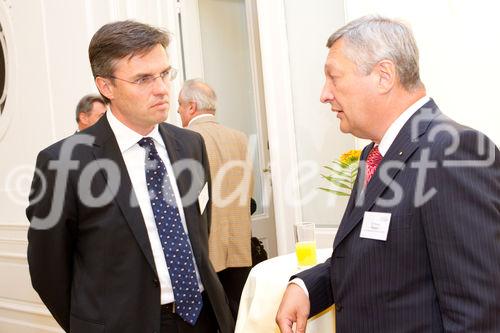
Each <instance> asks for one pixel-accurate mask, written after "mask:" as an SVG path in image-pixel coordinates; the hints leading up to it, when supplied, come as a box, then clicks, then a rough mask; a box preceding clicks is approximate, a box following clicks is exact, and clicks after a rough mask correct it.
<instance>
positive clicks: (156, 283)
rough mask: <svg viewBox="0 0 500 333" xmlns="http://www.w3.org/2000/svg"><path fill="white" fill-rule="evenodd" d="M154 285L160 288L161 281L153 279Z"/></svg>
mask: <svg viewBox="0 0 500 333" xmlns="http://www.w3.org/2000/svg"><path fill="white" fill-rule="evenodd" d="M153 283H154V285H155V286H156V287H159V286H160V281H158V279H153Z"/></svg>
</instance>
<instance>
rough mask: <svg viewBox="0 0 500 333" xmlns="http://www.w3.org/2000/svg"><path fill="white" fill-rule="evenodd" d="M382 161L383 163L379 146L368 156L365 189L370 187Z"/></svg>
mask: <svg viewBox="0 0 500 333" xmlns="http://www.w3.org/2000/svg"><path fill="white" fill-rule="evenodd" d="M380 161H382V155H381V154H380V151H379V150H378V145H377V146H374V147H373V148H372V150H371V151H370V153H369V154H368V157H367V158H366V173H365V187H366V185H368V182H369V181H370V179H372V177H373V175H374V174H375V171H376V170H377V167H378V165H379V164H380Z"/></svg>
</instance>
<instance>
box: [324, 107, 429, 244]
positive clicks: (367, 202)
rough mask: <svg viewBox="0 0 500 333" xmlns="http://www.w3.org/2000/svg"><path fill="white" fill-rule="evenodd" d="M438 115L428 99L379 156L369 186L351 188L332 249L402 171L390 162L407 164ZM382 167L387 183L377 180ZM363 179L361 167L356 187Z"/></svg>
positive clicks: (404, 166)
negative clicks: (358, 189) (383, 154)
mask: <svg viewBox="0 0 500 333" xmlns="http://www.w3.org/2000/svg"><path fill="white" fill-rule="evenodd" d="M428 111H430V112H428ZM438 114H439V110H438V109H437V106H436V105H435V104H434V101H433V100H432V99H431V100H430V101H429V102H428V103H426V104H425V105H424V106H423V107H422V108H420V109H419V110H418V111H417V112H416V113H415V114H414V115H413V116H412V117H411V118H410V119H409V120H408V121H407V122H406V124H405V125H404V126H403V128H402V129H401V131H400V132H399V134H398V135H397V137H396V139H395V140H394V142H393V143H392V144H391V146H390V148H389V150H388V151H387V153H386V154H385V156H384V158H383V159H382V161H381V163H380V165H379V166H378V168H377V171H376V172H375V174H374V175H373V177H372V179H371V181H370V182H369V183H368V186H367V187H366V188H365V189H364V190H363V191H361V192H360V193H359V195H358V192H357V191H353V193H352V195H351V197H350V198H349V203H348V206H347V208H346V213H345V214H344V217H343V218H342V222H341V223H340V226H339V230H338V232H337V235H336V237H335V241H334V243H333V250H335V248H336V247H337V246H338V245H339V244H340V243H341V242H342V241H343V240H344V239H345V237H347V235H348V234H349V233H350V232H351V231H352V230H353V229H354V228H355V227H356V226H357V225H358V224H359V222H360V221H361V220H362V218H363V216H364V213H365V212H366V211H370V210H371V209H372V207H373V206H374V205H375V203H376V201H377V199H378V198H379V197H380V196H381V194H382V193H383V192H384V190H385V189H386V188H387V187H388V186H389V185H390V183H391V182H392V181H393V180H394V178H395V177H396V176H397V175H398V173H399V172H400V171H401V170H402V169H401V168H400V167H392V168H388V167H389V166H390V165H392V164H393V163H394V165H397V164H400V165H401V166H402V168H403V169H404V168H406V167H407V165H406V164H407V161H408V159H409V158H410V157H411V156H412V155H413V154H414V153H415V151H416V150H417V149H418V148H419V146H420V143H419V140H418V138H419V137H421V136H422V135H423V134H424V133H425V132H426V130H427V128H428V127H429V124H430V123H431V121H432V120H433V119H434V118H435V117H437V116H438ZM413 120H418V121H417V122H416V124H417V126H418V127H416V128H412V124H414V123H415V122H414V121H413ZM412 133H413V134H412ZM372 147H373V143H372V144H370V145H369V146H368V147H366V148H365V150H364V152H363V153H364V154H363V155H365V156H364V158H363V159H362V161H365V160H366V156H367V155H368V152H369V151H370V150H371V148H372ZM384 169H386V170H385V173H386V176H387V177H388V179H390V181H389V182H384V181H382V180H381V179H380V173H381V170H384ZM362 181H364V168H360V170H359V172H358V176H357V179H356V183H355V184H356V185H355V189H357V188H358V185H357V184H358V183H359V182H362Z"/></svg>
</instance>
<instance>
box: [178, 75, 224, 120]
mask: <svg viewBox="0 0 500 333" xmlns="http://www.w3.org/2000/svg"><path fill="white" fill-rule="evenodd" d="M180 98H181V100H182V101H184V102H195V103H196V108H197V109H198V110H200V111H201V110H205V111H213V112H215V110H216V107H215V105H216V103H217V96H216V95H215V92H214V90H213V89H212V88H211V87H210V86H209V85H208V84H207V83H206V82H204V81H203V80H202V79H192V80H187V81H185V82H184V85H183V86H182V90H181V93H180Z"/></svg>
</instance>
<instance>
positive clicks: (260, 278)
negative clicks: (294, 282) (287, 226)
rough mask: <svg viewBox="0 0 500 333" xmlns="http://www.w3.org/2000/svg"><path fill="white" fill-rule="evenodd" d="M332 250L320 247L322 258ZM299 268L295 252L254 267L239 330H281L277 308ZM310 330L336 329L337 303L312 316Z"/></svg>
mask: <svg viewBox="0 0 500 333" xmlns="http://www.w3.org/2000/svg"><path fill="white" fill-rule="evenodd" d="M331 254H332V249H318V250H317V257H318V262H323V261H325V260H326V259H328V258H329V257H330V256H331ZM299 271H300V269H299V268H298V267H297V259H296V257H295V253H290V254H286V255H283V256H279V257H275V258H271V259H269V260H266V261H263V262H261V263H260V264H258V265H256V266H255V267H254V268H252V270H251V271H250V274H249V276H248V279H247V281H246V283H245V287H244V288H243V293H242V295H241V301H240V308H239V311H238V320H237V321H236V330H235V333H256V332H258V333H279V332H280V330H279V328H278V325H276V323H275V317H276V312H277V311H278V307H279V305H280V303H281V298H282V297H283V293H284V292H285V289H286V287H287V285H288V280H289V279H290V276H292V275H293V274H295V273H298V272H299ZM306 332H307V333H330V332H335V312H334V310H333V306H332V307H330V308H328V309H327V310H325V311H323V312H322V313H320V314H318V315H316V316H314V317H313V318H311V319H309V321H308V323H307V329H306Z"/></svg>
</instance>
